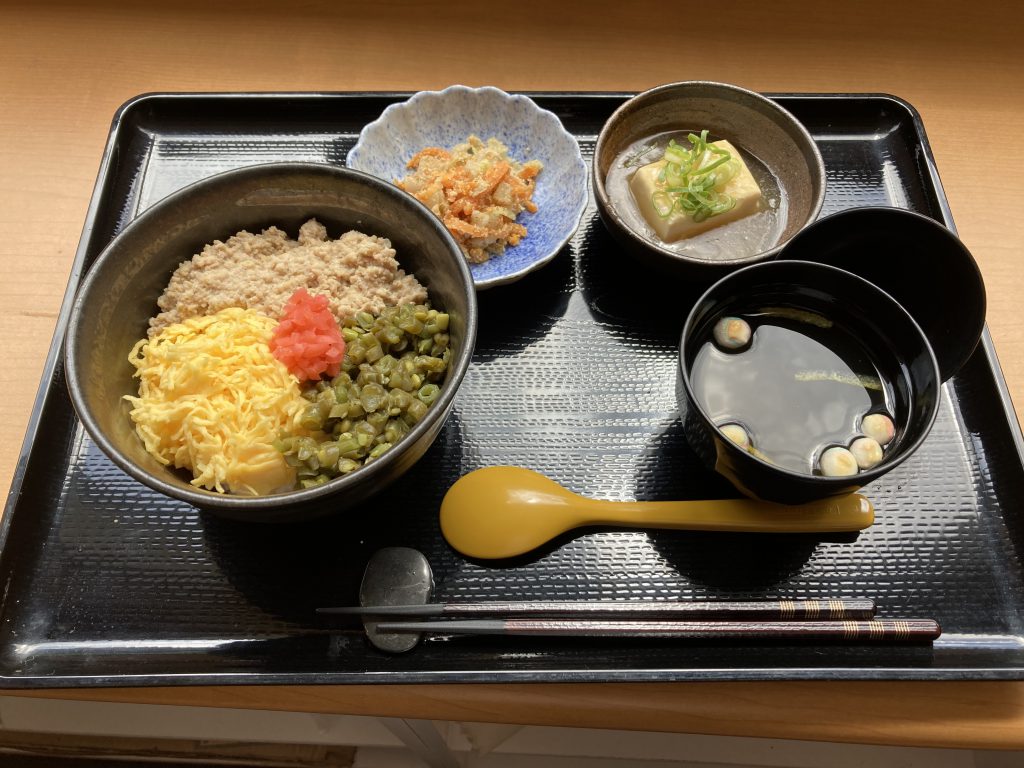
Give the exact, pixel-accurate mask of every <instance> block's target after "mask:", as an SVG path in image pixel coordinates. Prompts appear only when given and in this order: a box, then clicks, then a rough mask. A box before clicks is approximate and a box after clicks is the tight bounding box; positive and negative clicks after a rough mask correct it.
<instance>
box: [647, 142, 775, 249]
mask: <svg viewBox="0 0 1024 768" xmlns="http://www.w3.org/2000/svg"><path fill="white" fill-rule="evenodd" d="M710 146H713V147H720V148H721V149H724V150H726V151H728V152H729V153H730V154H732V156H733V158H735V159H736V161H737V162H738V163H739V166H740V167H739V170H738V171H737V173H736V175H735V176H733V177H732V178H731V179H729V180H728V181H727V182H725V184H723V185H722V186H721V187H720V188H717V187H716V191H717V192H720V193H724V194H727V195H729V196H730V197H732V198H733V199H734V200H735V201H736V205H734V206H733V207H732V208H731V209H730V210H728V211H726V212H724V213H720V214H716V215H714V216H709V217H708V218H706V219H704V220H703V221H699V222H698V221H694V220H693V218H692V217H691V216H690V215H689V214H687V213H685V212H684V211H680V210H678V209H677V210H673V211H672V212H671V213H670V214H669V215H668V216H667V217H662V216H661V215H659V214H658V210H657V208H656V206H655V202H654V194H655V192H657V191H659V190H663V189H664V188H665V186H664V184H663V183H659V181H658V177H659V175H660V174H661V171H662V169H663V168H664V167H665V161H664V160H659V161H658V162H656V163H650V164H649V165H645V166H643V167H642V168H640V169H639V170H638V171H637V172H636V173H635V174H633V178H632V179H630V182H629V188H630V191H631V192H632V193H633V198H634V199H635V200H636V204H637V206H638V207H639V208H640V212H641V213H642V214H643V216H644V219H645V220H646V221H647V223H648V224H650V225H651V228H652V229H653V230H654V231H655V233H657V235H658V237H660V238H661V239H662V240H664V241H665V242H667V243H672V242H675V241H677V240H682V239H683V238H684V237H692V236H693V235H697V234H700V233H701V232H706V231H707V230H709V229H712V228H713V227H720V226H722V225H723V224H728V223H729V222H731V221H736V220H737V219H742V218H743V217H744V216H749V215H750V214H752V213H756V212H757V211H758V210H760V206H761V189H760V187H758V186H757V181H756V180H755V179H754V177H753V176H752V175H751V173H750V169H749V168H747V165H746V163H744V162H743V158H742V157H740V153H739V152H737V151H736V148H735V147H734V146H733V145H732V144H730V143H729V142H728V141H725V140H722V141H715V142H712V143H711V144H710ZM706 157H708V158H713V157H714V155H712V154H711V153H710V152H709V153H707V155H706ZM708 161H709V160H707V161H705V162H708Z"/></svg>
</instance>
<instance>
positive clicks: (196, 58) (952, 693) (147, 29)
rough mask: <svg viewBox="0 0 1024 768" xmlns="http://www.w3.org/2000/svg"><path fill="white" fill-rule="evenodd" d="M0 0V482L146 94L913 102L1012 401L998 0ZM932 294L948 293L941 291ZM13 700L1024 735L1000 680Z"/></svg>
mask: <svg viewBox="0 0 1024 768" xmlns="http://www.w3.org/2000/svg"><path fill="white" fill-rule="evenodd" d="M482 8H484V6H480V5H478V4H469V3H461V2H453V3H446V4H444V5H438V4H432V3H419V2H370V3H351V2H348V3H346V2H333V3H326V2H310V1H308V0H293V2H289V3H271V2H252V3H231V4H216V3H210V2H198V1H196V0H183V1H179V2H173V1H172V2H165V3H148V2H142V1H141V0H128V1H127V2H118V3H113V2H101V1H100V0H95V1H94V2H90V3H84V4H79V3H71V2H64V3H60V2H50V3H45V4H35V3H28V2H25V3H19V2H0V25H2V27H3V29H4V30H5V35H4V43H3V45H0V270H2V273H0V291H2V293H0V299H2V300H0V334H2V340H3V353H4V360H5V363H6V364H5V365H3V366H0V391H2V392H3V397H0V430H2V434H3V438H4V439H3V440H2V441H0V482H3V483H5V484H7V485H8V486H9V484H10V480H11V477H12V476H13V474H14V471H15V464H16V461H17V458H18V455H19V448H20V443H21V440H22V436H23V434H24V432H25V427H26V424H27V420H28V416H29V413H30V411H31V409H32V403H33V399H34V397H35V393H36V390H37V387H38V381H39V376H40V372H41V370H42V366H43V361H44V359H45V357H46V353H47V349H48V347H49V344H50V338H51V335H52V333H53V328H54V323H55V321H56V316H57V311H58V308H59V306H60V302H61V299H62V296H63V294H64V290H65V286H66V284H67V279H68V272H69V268H70V265H71V261H72V258H73V256H74V252H75V248H76V245H77V243H78V238H79V235H80V232H81V228H82V223H83V221H84V218H85V211H86V207H87V204H88V201H89V197H90V194H91V192H92V188H93V183H94V179H95V175H96V171H97V168H98V164H99V160H100V155H101V153H102V148H103V145H104V141H105V139H106V135H107V131H108V129H109V125H110V119H111V116H112V115H113V113H114V111H115V110H116V109H117V107H118V106H119V105H120V104H121V103H123V102H124V101H126V100H127V99H129V98H131V97H132V96H135V95H137V94H139V93H143V92H150V91H277V90H289V91H346V90H417V89H423V88H438V87H443V86H445V85H449V84H451V83H456V82H462V83H466V84H468V85H480V84H493V85H497V86H500V87H503V88H506V89H509V90H642V89H644V88H648V87H651V86H653V85H657V84H659V83H663V82H669V81H672V80H682V79H701V78H704V79H714V80H723V81H726V82H733V83H736V84H738V85H743V86H746V87H748V88H752V89H755V90H759V91H770V92H801V91H823V92H885V93H892V94H895V95H897V96H900V97H902V98H904V99H907V100H908V101H909V102H910V103H912V104H913V105H914V106H916V107H917V108H918V110H919V111H920V112H921V114H922V116H923V119H924V121H925V125H926V127H927V129H928V132H929V137H930V139H931V142H932V145H933V148H934V151H935V155H936V159H937V162H938V165H939V168H940V170H941V172H942V178H943V181H944V184H945V188H946V193H947V195H948V197H949V200H950V204H951V207H952V211H953V215H954V217H955V219H956V222H957V225H958V228H959V231H960V234H961V237H962V238H963V239H964V241H965V242H966V243H967V245H968V247H969V248H970V249H971V250H972V251H973V253H974V254H975V256H976V258H977V259H978V262H979V264H980V265H981V269H982V272H983V274H984V276H985V279H986V283H987V286H988V292H989V312H988V322H989V327H990V330H991V332H992V335H993V338H994V340H995V344H996V349H997V350H998V353H999V356H1000V360H1001V363H1002V365H1003V368H1004V373H1005V375H1006V379H1007V382H1008V384H1009V388H1010V392H1011V395H1012V397H1013V398H1014V400H1015V401H1016V402H1017V403H1024V319H1022V318H1024V315H1022V313H1020V312H1019V311H1018V309H1017V304H1018V303H1019V299H1020V297H1021V295H1022V289H1024V270H1022V269H1021V268H1020V264H1019V259H1020V258H1021V256H1022V254H1024V247H1022V246H1024V228H1022V226H1021V211H1022V210H1024V183H1022V181H1021V179H1022V178H1024V143H1022V142H1021V141H1020V140H1019V132H1020V129H1021V126H1022V125H1024V119H1022V118H1024V102H1022V100H1021V98H1020V92H1021V86H1022V85H1024V64H1022V61H1024V59H1022V57H1021V56H1020V53H1019V50H1020V46H1019V40H1020V37H1021V33H1022V32H1024V11H1022V9H1021V6H1020V5H1019V4H1009V3H1007V4H1003V3H999V2H976V3H973V4H971V6H970V7H969V8H964V7H963V6H962V4H955V3H953V2H949V1H948V0H943V1H941V2H934V3H903V4H896V3H893V4H887V5H884V6H880V5H878V4H872V5H868V4H859V3H858V4H854V3H849V4H839V3H834V4H833V3H812V2H792V3H786V4H778V3H764V2H758V3H753V2H735V3H730V4H729V5H728V10H727V11H723V12H721V14H722V15H720V16H719V17H718V18H719V19H720V21H721V23H719V24H717V25H715V24H711V25H708V26H704V27H702V28H701V30H700V35H699V36H689V37H688V36H687V34H686V31H685V29H683V28H681V27H680V24H682V21H683V20H682V18H681V16H682V13H681V12H676V11H673V10H672V9H671V7H669V6H666V5H665V4H664V3H653V2H641V3H621V4H608V5H607V6H605V5H602V4H595V3H582V2H565V3H552V2H537V1H536V0H524V1H523V2H520V3H517V4H516V5H515V6H514V10H513V11H511V13H512V14H513V15H514V19H515V23H512V24H509V25H507V27H506V29H502V28H501V26H500V25H499V24H498V23H496V22H495V21H494V20H493V19H494V13H492V12H491V11H489V10H481V9H482ZM950 311H953V312H955V311H956V309H955V307H953V308H951V309H950ZM32 695H54V696H65V697H68V698H81V697H92V698H99V699H105V700H112V701H140V702H148V703H179V704H207V705H211V706H243V707H253V708H259V709H294V710H300V711H325V712H352V713H360V714H387V715H402V716H413V717H432V718H452V719H465V720H481V721H507V722H533V723H551V724H563V725H589V726H599V727H615V728H650V729H664V730H678V731H696V732H703V733H727V734H744V735H755V736H779V737H791V738H817V739H831V740H837V741H863V742H871V743H886V744H933V745H947V746H991V747H1011V746H1013V747H1018V748H1020V747H1024V683H1021V684H1017V683H1005V684H1003V683H1000V684H993V683H970V684H966V683H965V684H928V685H924V684H913V685H911V684H904V685H897V684H868V683H857V684H839V685H836V684H811V683H807V684H799V683H778V684H760V685H750V684H700V685H646V686H638V685H628V686H627V685H594V686H578V685H572V686H554V685H532V686H523V685H517V686H459V687H447V686H421V687H397V688H396V687H383V686H381V687H376V686H374V687H362V686H355V687H348V688H333V687H330V688H328V687H316V688H289V687H283V688H282V687H275V688H173V689H138V690H133V689H123V690H92V691H52V692H45V693H41V694H40V693H37V694H32Z"/></svg>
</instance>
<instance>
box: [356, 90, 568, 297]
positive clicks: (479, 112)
mask: <svg viewBox="0 0 1024 768" xmlns="http://www.w3.org/2000/svg"><path fill="white" fill-rule="evenodd" d="M470 134H476V135H477V136H479V137H480V138H481V139H484V140H485V141H486V140H487V139H488V138H491V137H494V138H497V139H498V140H500V141H501V142H502V143H503V144H505V146H507V147H508V149H509V155H510V156H511V157H512V158H514V159H515V160H517V161H519V162H525V161H527V160H534V159H535V160H540V161H541V162H542V163H543V164H544V170H543V171H541V173H540V175H539V176H538V177H537V187H536V189H535V190H534V194H533V200H534V202H535V203H536V204H537V212H536V213H534V214H530V213H525V212H524V213H522V214H520V215H519V218H518V219H517V221H519V222H520V223H521V224H523V225H524V226H526V228H527V230H528V234H527V235H526V237H524V238H523V239H522V240H521V241H520V242H519V244H518V245H515V246H512V247H509V248H506V249H505V253H504V254H502V255H500V256H495V257H493V258H492V259H491V260H490V261H488V262H485V263H484V264H471V265H470V272H471V273H472V275H473V282H474V284H475V286H476V288H477V289H478V290H480V289H483V288H490V287H493V286H496V285H503V284H506V283H511V282H513V281H515V280H518V279H519V278H521V277H523V276H524V275H526V274H528V273H529V272H532V271H533V270H535V269H537V268H538V267H540V266H542V265H544V264H546V263H547V262H549V261H551V259H553V258H554V257H555V255H556V254H557V253H558V252H559V251H560V250H561V249H562V248H563V247H564V246H565V245H566V243H568V241H569V239H570V238H571V237H572V236H573V234H574V233H575V232H576V230H577V229H578V228H579V225H580V221H581V219H582V217H583V211H584V209H585V208H586V205H587V176H588V174H587V167H586V164H585V163H584V162H583V157H582V155H581V154H580V148H579V144H578V143H577V141H576V139H575V137H573V136H572V135H571V134H570V133H568V132H567V131H566V130H565V128H564V127H563V126H562V123H561V121H560V120H559V119H558V117H556V116H555V115H554V114H553V113H551V112H549V111H547V110H545V109H541V108H540V107H538V106H537V105H536V104H535V103H534V102H533V100H532V99H530V98H528V97H526V96H522V95H512V94H508V93H505V92H504V91H502V90H499V89H498V88H493V87H489V86H487V87H483V88H468V87H466V86H462V85H453V86H451V87H449V88H446V89H445V90H443V91H424V92H421V93H418V94H416V95H415V96H412V97H411V98H409V99H408V100H407V101H405V102H402V103H400V104H393V105H391V106H390V107H388V108H387V109H385V110H384V112H383V113H382V114H381V116H380V117H379V118H378V119H377V120H375V121H374V122H372V123H369V124H368V125H366V126H365V127H364V128H363V130H362V132H361V133H360V134H359V140H358V141H357V142H356V144H355V146H354V147H352V149H351V150H350V151H349V153H348V157H347V159H346V164H347V165H348V167H349V168H354V169H356V170H359V171H365V172H366V173H370V174H373V175H374V176H377V177H379V178H382V179H387V180H388V181H395V180H396V179H400V178H402V177H403V176H405V175H406V174H407V173H408V170H407V169H406V167H405V165H406V163H407V162H408V161H409V158H411V157H412V156H413V155H414V154H415V153H416V152H418V151H419V150H421V149H423V148H424V147H430V146H435V147H445V148H450V147H453V146H454V145H456V144H458V143H460V142H462V141H465V139H466V137H467V136H469V135H470Z"/></svg>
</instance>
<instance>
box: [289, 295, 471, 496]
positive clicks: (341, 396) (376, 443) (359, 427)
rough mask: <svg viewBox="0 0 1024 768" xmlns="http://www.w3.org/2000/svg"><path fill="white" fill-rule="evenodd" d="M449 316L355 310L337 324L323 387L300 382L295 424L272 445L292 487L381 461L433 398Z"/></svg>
mask: <svg viewBox="0 0 1024 768" xmlns="http://www.w3.org/2000/svg"><path fill="white" fill-rule="evenodd" d="M449 325H450V318H449V316H448V315H447V314H445V313H443V312H438V311H436V310H433V309H430V308H429V307H427V306H425V305H414V304H406V305H403V306H401V307H388V308H387V309H385V310H384V311H383V312H381V314H380V315H378V316H376V317H375V316H373V315H371V314H369V313H366V312H360V313H358V314H357V315H356V316H355V317H351V318H348V319H347V320H346V321H345V322H344V323H343V324H342V329H341V332H342V336H343V337H344V339H345V343H346V349H345V359H344V360H343V361H342V365H341V369H342V370H341V372H340V373H339V374H338V375H337V376H335V377H334V378H333V379H332V380H331V381H319V382H315V383H312V382H311V383H308V384H307V385H306V387H305V388H304V389H303V392H302V396H303V397H304V398H306V400H308V401H309V403H310V404H309V406H308V407H307V408H306V409H305V410H304V411H303V413H302V415H301V417H300V419H299V426H300V428H301V429H302V430H304V432H306V433H311V434H298V435H283V436H282V437H281V438H280V439H279V440H277V441H275V443H274V447H275V448H276V449H277V450H278V451H280V452H281V453H282V454H283V455H284V458H285V461H286V462H287V463H288V465H289V466H291V467H294V468H295V470H296V474H297V477H298V481H297V485H298V487H302V488H312V487H315V486H317V485H320V484H322V483H325V482H327V480H329V479H331V478H334V477H338V476H340V475H346V474H348V473H350V472H354V471H355V470H356V469H358V468H359V467H361V466H362V465H363V464H365V463H366V462H369V461H373V460H375V459H378V458H380V457H381V456H383V455H384V454H385V453H386V452H387V451H388V450H390V449H391V448H392V447H393V446H394V445H396V444H397V443H399V442H400V441H401V440H402V439H403V438H404V437H405V436H406V435H407V434H408V433H409V432H410V430H411V429H412V427H414V426H415V425H416V424H417V423H419V422H420V421H421V420H422V419H423V417H424V416H426V414H427V411H428V410H429V408H430V407H431V406H432V405H433V404H434V403H435V402H436V401H437V399H438V397H440V395H441V383H442V382H443V380H444V376H445V374H446V373H447V370H448V365H449V362H450V360H451V348H450V345H451V338H450V336H449V334H448V329H449Z"/></svg>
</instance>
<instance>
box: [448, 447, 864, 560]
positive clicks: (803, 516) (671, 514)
mask: <svg viewBox="0 0 1024 768" xmlns="http://www.w3.org/2000/svg"><path fill="white" fill-rule="evenodd" d="M874 520H875V510H874V508H873V507H872V506H871V502H870V501H868V500H867V499H866V498H865V497H863V496H861V495H860V494H856V493H852V494H849V495H847V496H833V497H831V498H827V499H822V500H820V501H813V502H810V503H808V504H800V505H798V506H788V505H783V504H772V503H770V502H765V501H753V500H751V499H719V500H714V501H603V500H600V499H588V498H585V497H583V496H578V495H577V494H575V493H573V492H572V491H569V490H566V489H565V488H563V487H562V486H560V485H559V484H558V483H556V482H554V481H553V480H549V479H548V478H546V477H544V475H541V474H538V473H536V472H533V471H531V470H529V469H523V468H522V467H486V468H484V469H478V470H476V471H474V472H470V473H469V474H467V475H464V476H463V477H461V478H460V479H459V480H458V481H457V482H456V483H455V485H453V486H452V487H451V488H449V489H448V493H447V494H445V497H444V500H443V501H442V502H441V532H442V533H443V534H444V537H445V538H446V539H447V540H448V543H449V544H451V545H452V547H454V548H455V549H456V550H458V551H459V552H461V553H462V554H464V555H466V556H467V557H473V558H479V559H483V560H491V559H498V558H506V557H515V556H517V555H522V554H525V553H526V552H530V551H532V550H534V549H536V548H537V547H539V546H541V545H543V544H546V543H547V542H549V541H550V540H551V539H553V538H554V537H555V536H558V535H560V534H562V533H565V532H566V531H571V530H573V529H575V528H582V527H585V526H591V525H601V526H616V527H623V528H676V529H682V530H688V531H758V532H765V533H835V532H843V531H860V530H863V529H864V528H867V527H868V526H870V525H871V524H872V523H873V522H874Z"/></svg>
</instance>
